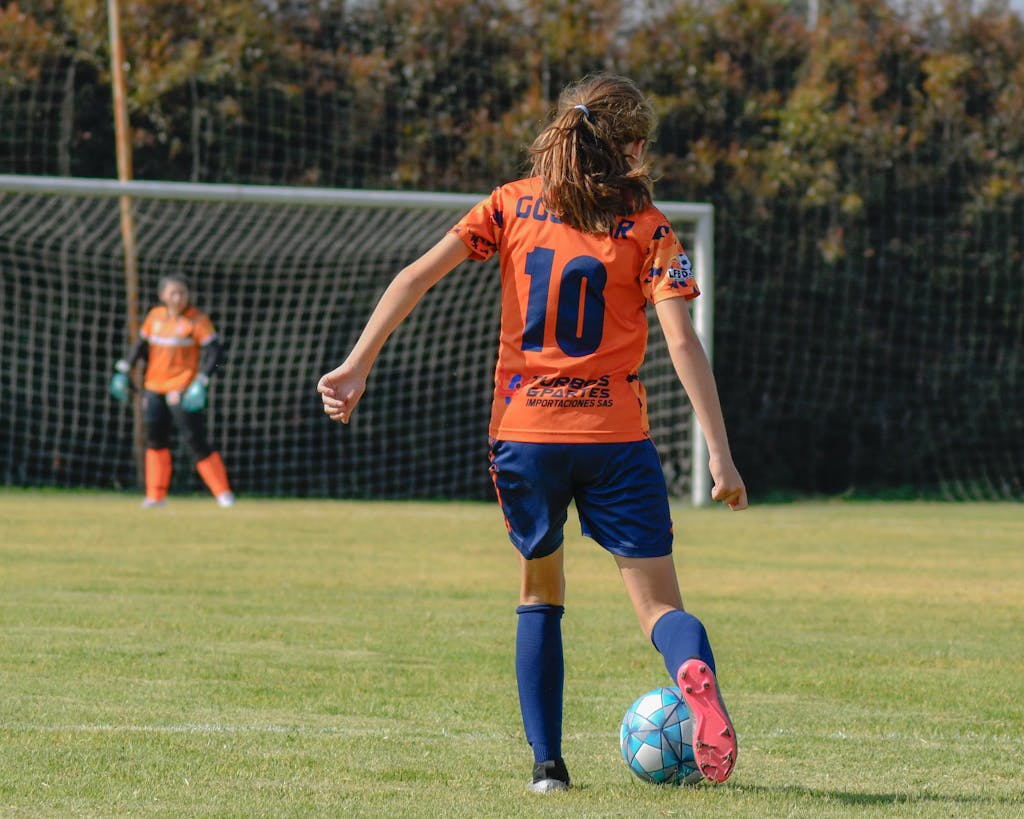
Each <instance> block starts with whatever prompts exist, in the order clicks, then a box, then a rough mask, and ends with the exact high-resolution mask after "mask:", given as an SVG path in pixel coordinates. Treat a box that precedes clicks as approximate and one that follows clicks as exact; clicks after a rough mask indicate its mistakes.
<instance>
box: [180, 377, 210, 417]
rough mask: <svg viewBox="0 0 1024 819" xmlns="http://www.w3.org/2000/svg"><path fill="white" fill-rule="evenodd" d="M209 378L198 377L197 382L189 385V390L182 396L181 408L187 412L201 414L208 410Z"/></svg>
mask: <svg viewBox="0 0 1024 819" xmlns="http://www.w3.org/2000/svg"><path fill="white" fill-rule="evenodd" d="M208 380H209V379H208V378H207V376H205V375H197V376H196V380H195V381H193V382H192V383H191V384H189V385H188V389H186V390H185V392H183V393H182V394H181V408H182V409H183V410H185V412H199V411H200V410H204V409H206V384H207V382H208Z"/></svg>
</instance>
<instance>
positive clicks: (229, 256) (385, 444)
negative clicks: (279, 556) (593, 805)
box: [0, 176, 714, 504]
mask: <svg viewBox="0 0 1024 819" xmlns="http://www.w3.org/2000/svg"><path fill="white" fill-rule="evenodd" d="M125 196H127V197H130V200H131V203H132V214H133V219H134V224H135V235H136V247H137V256H138V294H139V302H140V303H139V304H138V305H137V306H136V309H137V312H138V314H139V315H142V314H144V312H145V310H146V309H147V308H148V307H149V306H151V305H152V304H154V303H155V302H156V286H157V281H158V280H159V278H160V277H161V276H162V275H164V274H167V273H170V272H181V273H184V274H186V275H187V276H188V277H189V278H190V279H191V281H192V283H193V291H194V293H193V297H194V301H195V302H196V304H198V305H199V306H200V307H201V308H202V309H204V310H205V311H206V312H208V313H209V314H210V315H211V316H212V318H213V320H214V322H215V324H216V325H217V329H218V330H219V332H220V333H221V335H222V336H223V339H224V341H225V345H226V347H227V360H226V362H225V364H224V366H223V368H222V371H221V372H220V373H219V374H218V375H217V376H216V377H215V378H214V380H213V382H212V384H211V409H210V414H209V421H210V427H211V429H210V432H211V438H212V440H213V442H214V443H215V445H216V446H217V447H218V449H219V450H220V451H221V453H222V454H223V456H224V458H225V461H226V462H227V463H228V468H229V471H230V474H231V476H232V482H233V483H234V484H235V485H236V487H237V488H238V490H239V491H240V492H242V493H249V494H261V495H282V496H333V497H389V498H415V497H420V498H428V497H457V498H484V497H491V496H492V495H491V493H492V489H491V487H490V481H489V476H488V474H487V469H486V465H487V419H488V415H489V410H490V397H491V391H492V387H493V380H492V379H493V370H494V360H495V355H496V351H497V336H498V318H499V306H500V305H499V295H500V294H499V288H498V286H497V279H498V271H497V262H496V260H492V261H491V262H488V263H486V264H477V263H466V264H463V265H461V266H460V267H459V268H458V269H457V270H456V271H455V272H453V273H452V274H451V275H450V276H448V277H447V278H446V279H444V280H443V281H442V282H441V283H440V284H438V285H437V286H436V287H435V288H434V289H433V290H432V291H431V292H430V293H429V294H428V295H427V296H426V297H425V298H424V300H423V301H422V302H421V303H420V305H419V307H418V308H417V310H415V311H414V313H413V315H412V316H410V318H409V319H408V320H407V321H406V322H405V323H404V324H403V325H402V326H401V327H400V328H399V330H398V331H397V332H396V333H395V335H394V336H393V337H392V339H391V340H390V342H389V343H388V345H387V346H386V347H385V349H384V351H383V353H382V354H381V356H380V358H379V359H378V362H377V365H376V367H375V369H374V372H373V375H372V383H371V386H370V389H368V390H367V394H366V396H365V397H364V399H363V401H362V403H361V404H360V407H359V412H358V413H357V414H356V416H355V418H354V420H353V423H352V424H351V425H349V426H346V427H343V426H340V425H336V424H332V423H330V422H328V421H327V419H326V418H325V417H324V415H323V412H322V410H321V405H320V401H319V397H318V396H317V394H316V391H315V387H316V381H317V379H318V378H319V376H320V375H321V374H322V373H323V372H325V371H326V370H328V369H330V368H331V367H333V366H335V365H337V364H338V363H339V362H340V361H341V360H342V359H343V358H344V356H345V355H346V354H347V352H348V351H349V349H350V348H351V347H352V344H353V343H354V341H355V339H356V336H357V334H358V332H359V330H360V329H361V327H362V325H363V323H364V322H365V320H366V318H367V316H368V315H369V313H370V310H371V309H372V307H373V305H374V304H375V303H376V302H377V300H378V299H379V298H380V296H381V294H382V292H383V290H384V288H385V287H386V286H387V284H388V282H389V281H390V280H391V278H392V277H393V276H394V274H395V273H397V272H398V270H399V269H400V268H401V267H402V266H403V265H405V264H406V263H408V262H409V261H410V260H412V259H413V258H414V257H416V256H417V255H418V254H419V253H421V252H422V251H423V250H425V249H427V248H428V247H429V246H430V245H432V244H433V243H434V242H435V241H437V239H438V238H439V237H440V236H441V235H442V234H443V233H444V232H445V231H446V230H447V229H448V228H450V227H451V225H452V224H454V223H455V221H457V219H458V218H459V217H460V216H461V215H462V214H463V213H464V212H465V211H466V210H468V209H469V208H470V207H472V206H473V205H474V204H476V203H477V202H478V201H480V199H482V198H483V196H482V195H480V196H477V195H471V194H450V193H449V194H444V193H411V192H395V191H360V190H334V189H313V188H287V187H263V186H235V185H211V184H189V183H165V182H126V183H121V182H116V181H107V180H90V179H69V178H50V177H25V176H0V275H2V280H3V290H2V298H3V304H2V314H3V322H2V324H0V360H2V362H3V368H2V373H0V417H3V419H4V421H5V423H4V424H3V425H2V429H0V464H2V469H3V474H2V479H3V483H5V484H14V485H25V486H88V487H120V486H136V485H137V474H136V466H135V464H136V461H135V453H134V452H133V449H134V442H133V435H132V433H131V429H132V411H131V409H130V408H128V407H126V406H124V405H122V404H118V403H116V402H114V401H112V400H110V399H109V398H108V396H107V382H108V379H109V376H110V374H111V368H112V366H113V363H114V361H115V360H116V359H117V358H118V357H120V356H121V355H122V354H123V352H124V351H125V349H126V345H127V343H128V335H129V331H128V327H129V322H128V318H127V317H128V315H129V310H128V304H127V297H126V285H125V263H124V253H123V244H122V238H121V222H120V218H121V217H120V199H121V197H125ZM658 205H659V207H661V208H662V210H663V211H664V212H665V213H666V215H668V216H669V218H670V219H671V220H672V222H673V223H674V225H675V226H676V228H677V230H678V231H679V235H680V237H681V238H682V239H683V242H684V244H685V245H686V247H687V251H688V252H689V254H690V256H691V258H692V261H693V263H694V267H695V271H696V275H697V280H698V282H699V283H700V285H701V289H702V291H703V295H702V297H701V298H699V299H697V300H696V301H695V302H694V309H695V323H696V326H697V330H698V333H699V334H700V336H701V339H702V340H703V342H704V345H705V348H706V349H707V351H708V355H709V356H710V355H711V337H712V332H711V331H712V313H713V304H712V294H713V292H714V287H713V284H714V282H713V273H714V271H713V255H714V254H713V246H712V243H713V211H712V208H711V206H710V205H706V204H694V203H680V202H659V203H658ZM642 377H643V378H644V381H645V383H646V385H647V389H648V391H649V394H650V397H651V426H652V432H653V436H654V440H655V442H656V443H657V444H658V447H659V449H660V452H661V455H662V459H663V465H664V470H665V475H666V478H667V480H668V485H669V488H670V492H671V493H672V495H673V496H675V497H677V498H686V497H689V498H690V499H691V500H692V501H693V502H694V503H697V504H699V503H704V502H706V501H707V499H708V496H709V492H710V489H709V476H708V474H707V456H706V452H705V450H704V444H703V438H702V436H701V434H700V431H699V429H697V427H696V422H695V420H694V419H693V417H692V410H691V408H690V406H689V404H688V403H687V401H686V396H685V394H684V392H683V390H682V388H681V387H680V386H679V383H678V380H677V379H676V377H675V374H674V372H673V369H672V365H671V362H670V361H669V357H668V352H667V350H666V348H665V344H664V341H663V339H662V337H661V335H660V330H659V329H658V325H657V321H652V322H651V338H650V344H649V353H648V361H647V363H646V365H645V368H644V370H643V372H642ZM452 385H457V388H456V389H453V388H452ZM175 463H176V464H179V465H181V466H180V467H179V468H177V469H176V471H175V476H174V481H173V483H172V491H191V490H193V489H199V486H198V484H197V482H196V478H195V477H194V475H193V474H192V471H191V470H189V469H186V468H184V465H185V464H187V463H188V459H187V457H186V455H185V453H184V451H183V450H182V451H181V452H178V453H176V458H175Z"/></svg>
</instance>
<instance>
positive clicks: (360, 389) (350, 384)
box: [316, 363, 366, 424]
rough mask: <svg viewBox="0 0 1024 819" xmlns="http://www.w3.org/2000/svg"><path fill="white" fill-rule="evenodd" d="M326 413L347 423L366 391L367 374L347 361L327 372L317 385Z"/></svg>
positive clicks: (335, 419)
mask: <svg viewBox="0 0 1024 819" xmlns="http://www.w3.org/2000/svg"><path fill="white" fill-rule="evenodd" d="M316 391H317V392H318V393H320V400H321V401H322V402H323V405H324V413H325V414H326V415H327V417H328V418H330V419H331V420H332V421H341V423H343V424H347V423H348V422H349V421H351V420H352V412H353V410H355V408H356V404H358V403H359V399H360V398H362V397H363V393H364V392H365V391H366V376H365V375H363V374H361V373H360V372H358V371H357V370H355V369H353V368H352V367H351V366H349V365H348V364H347V363H346V364H342V365H341V366H340V367H336V368H335V369H333V370H331V371H330V372H329V373H326V374H325V375H324V376H323V377H322V378H321V379H320V380H319V381H318V382H317V385H316Z"/></svg>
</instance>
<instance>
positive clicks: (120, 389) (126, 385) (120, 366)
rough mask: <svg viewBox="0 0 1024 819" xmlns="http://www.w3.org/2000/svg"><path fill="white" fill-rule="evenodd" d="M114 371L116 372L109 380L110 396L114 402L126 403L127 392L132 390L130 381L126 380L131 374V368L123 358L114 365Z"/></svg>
mask: <svg viewBox="0 0 1024 819" xmlns="http://www.w3.org/2000/svg"><path fill="white" fill-rule="evenodd" d="M114 369H115V370H117V372H115V373H114V375H113V376H112V377H111V379H110V395H111V397H113V398H114V399H115V400H116V401H122V402H123V401H127V400H128V392H129V391H130V390H131V388H132V384H131V381H129V380H128V373H129V372H131V369H132V368H131V366H129V364H128V362H127V361H125V360H124V359H123V358H122V359H121V360H120V361H118V362H117V363H116V364H115V365H114Z"/></svg>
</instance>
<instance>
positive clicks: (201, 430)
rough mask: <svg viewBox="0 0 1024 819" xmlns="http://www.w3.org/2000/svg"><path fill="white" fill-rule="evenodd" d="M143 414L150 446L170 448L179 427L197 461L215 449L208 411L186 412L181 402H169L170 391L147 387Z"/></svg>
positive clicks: (144, 393)
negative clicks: (208, 428) (163, 392)
mask: <svg viewBox="0 0 1024 819" xmlns="http://www.w3.org/2000/svg"><path fill="white" fill-rule="evenodd" d="M142 414H143V417H144V418H145V421H146V446H147V447H148V448H149V449H169V448H170V446H171V435H172V432H173V430H174V428H175V427H177V429H178V432H179V433H180V435H181V436H182V439H183V440H184V441H185V443H186V444H188V448H189V449H190V450H191V452H192V458H193V459H194V460H195V461H196V462H197V463H198V462H199V461H202V460H204V459H205V458H206V457H207V456H208V455H210V453H211V452H213V448H212V447H211V446H210V442H209V440H208V439H207V437H206V420H205V413H204V412H185V410H183V409H182V408H181V405H180V404H169V403H168V401H167V396H166V395H161V394H160V393H158V392H152V391H151V390H143V392H142Z"/></svg>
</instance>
